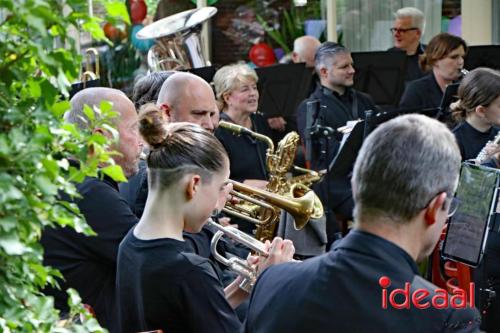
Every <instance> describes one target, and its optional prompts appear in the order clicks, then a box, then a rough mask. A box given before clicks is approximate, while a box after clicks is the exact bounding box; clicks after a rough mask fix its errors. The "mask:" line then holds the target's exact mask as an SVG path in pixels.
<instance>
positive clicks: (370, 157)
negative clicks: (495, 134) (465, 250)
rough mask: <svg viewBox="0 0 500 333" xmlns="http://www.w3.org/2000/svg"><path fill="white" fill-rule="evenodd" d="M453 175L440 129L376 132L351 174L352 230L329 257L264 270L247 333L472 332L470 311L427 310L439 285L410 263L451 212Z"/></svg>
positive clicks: (420, 120)
mask: <svg viewBox="0 0 500 333" xmlns="http://www.w3.org/2000/svg"><path fill="white" fill-rule="evenodd" d="M459 170H460V152H459V149H458V146H457V143H456V141H455V139H454V137H453V134H452V133H451V132H450V131H449V130H448V129H447V128H446V126H445V125H443V124H442V123H439V122H438V121H436V120H434V119H431V118H428V117H425V116H423V115H406V116H401V117H398V118H395V119H393V120H390V121H388V122H387V123H384V124H382V125H380V126H379V127H378V128H377V129H376V130H375V131H373V132H372V133H371V134H370V136H368V137H367V139H366V140H365V142H364V144H363V146H362V148H361V150H360V152H359V155H358V157H357V159H356V163H355V166H354V171H353V176H352V189H353V196H354V202H355V208H354V221H355V226H354V229H353V230H351V231H350V232H349V234H347V236H346V237H345V238H343V239H342V240H341V241H339V242H337V243H335V244H334V246H333V248H332V249H331V250H330V252H329V253H326V254H324V255H322V256H319V257H316V258H313V259H309V260H306V261H304V262H301V263H287V264H283V265H278V266H273V267H270V268H268V269H267V270H266V271H264V272H263V273H262V274H261V275H260V277H259V280H258V281H257V283H256V285H255V286H254V290H253V293H252V296H251V300H250V305H249V309H248V316H247V322H246V332H247V333H251V332H261V333H266V332H288V333H293V332H308V333H313V332H329V331H332V330H333V331H335V332H477V331H478V327H479V322H480V317H479V313H478V312H477V310H476V309H475V308H473V307H472V308H471V307H470V305H467V307H466V308H460V309H457V307H456V306H455V307H453V306H448V307H446V308H444V309H437V307H438V306H436V304H443V303H442V302H444V300H445V299H444V297H443V298H442V299H441V301H440V302H437V303H436V301H434V302H431V300H432V299H434V297H436V295H438V294H437V292H436V289H437V288H438V287H437V286H435V285H433V284H432V283H430V282H429V281H426V280H424V279H423V278H422V277H421V276H420V275H419V273H418V269H417V265H416V263H417V262H419V261H422V260H423V259H425V258H426V257H427V256H429V254H430V253H431V252H432V250H433V249H434V247H435V246H436V243H437V242H438V240H439V237H440V235H441V231H442V230H443V227H444V226H445V224H446V221H447V219H448V216H449V215H450V214H452V213H453V210H455V209H456V208H455V207H456V205H455V204H452V202H453V199H452V197H453V194H454V192H455V189H456V187H457V183H458V175H459ZM404 288H407V289H408V292H407V294H408V295H407V296H406V300H407V302H408V303H407V305H405V306H403V308H399V309H397V308H396V307H397V304H405V303H406V302H405V297H404V295H403V293H402V292H401V291H399V295H397V296H396V297H393V296H389V295H391V293H392V292H393V291H394V290H395V289H398V290H399V289H401V290H404ZM416 290H419V291H418V292H416ZM384 293H385V298H384ZM415 295H416V297H415ZM384 299H385V300H386V302H385V306H384ZM448 301H450V298H448ZM394 303H396V306H394ZM416 303H417V305H415V304H416ZM425 304H428V306H427V307H426V306H420V305H425ZM449 304H451V303H449Z"/></svg>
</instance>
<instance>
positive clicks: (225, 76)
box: [214, 64, 271, 233]
mask: <svg viewBox="0 0 500 333" xmlns="http://www.w3.org/2000/svg"><path fill="white" fill-rule="evenodd" d="M257 80H258V77H257V74H256V73H255V71H254V70H253V69H251V68H250V67H248V66H247V65H245V64H233V65H228V66H224V67H222V68H220V69H219V70H218V71H217V72H216V73H215V76H214V87H215V94H216V97H217V102H218V103H219V107H220V110H221V112H222V113H221V115H220V119H221V120H224V121H227V122H231V123H234V124H237V125H240V126H243V127H245V128H248V129H249V130H252V131H254V132H257V133H259V134H263V135H266V136H268V137H270V136H271V131H270V128H269V126H268V124H267V122H266V119H265V118H264V116H263V115H262V114H260V113H258V112H257V108H258V106H259V91H258V90H257ZM215 136H216V137H217V138H218V139H219V141H220V142H221V143H222V145H223V146H224V148H225V149H226V152H227V154H228V156H229V161H230V165H231V176H230V177H231V179H234V180H236V181H239V182H243V183H245V184H247V185H250V186H253V187H257V188H262V189H264V188H265V187H266V185H267V177H268V173H267V172H268V170H267V165H266V151H267V149H268V146H267V145H266V144H265V143H264V142H262V141H260V140H256V139H254V138H253V137H250V136H247V135H242V136H237V135H235V134H233V133H232V132H231V131H229V130H227V129H224V128H218V129H217V130H216V131H215ZM233 221H237V223H238V225H239V226H240V228H241V230H243V231H245V232H248V233H251V231H252V229H253V227H254V225H253V224H251V223H249V222H246V221H242V220H234V219H233Z"/></svg>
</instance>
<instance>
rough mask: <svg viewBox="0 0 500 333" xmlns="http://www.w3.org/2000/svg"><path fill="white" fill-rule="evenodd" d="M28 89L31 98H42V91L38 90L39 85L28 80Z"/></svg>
mask: <svg viewBox="0 0 500 333" xmlns="http://www.w3.org/2000/svg"><path fill="white" fill-rule="evenodd" d="M28 87H29V90H30V94H31V97H33V98H39V97H40V96H42V89H41V88H40V84H39V83H37V82H35V81H33V80H29V81H28Z"/></svg>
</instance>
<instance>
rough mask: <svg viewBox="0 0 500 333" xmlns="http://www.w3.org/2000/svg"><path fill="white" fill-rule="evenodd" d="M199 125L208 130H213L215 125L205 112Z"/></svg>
mask: <svg viewBox="0 0 500 333" xmlns="http://www.w3.org/2000/svg"><path fill="white" fill-rule="evenodd" d="M201 127H203V128H204V129H206V130H207V131H210V132H213V131H214V129H215V127H214V123H213V121H212V118H211V117H210V114H207V115H206V116H205V117H203V123H202V124H201Z"/></svg>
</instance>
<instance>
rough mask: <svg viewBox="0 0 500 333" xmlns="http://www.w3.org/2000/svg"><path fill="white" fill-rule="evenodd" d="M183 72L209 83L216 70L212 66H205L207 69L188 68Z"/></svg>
mask: <svg viewBox="0 0 500 333" xmlns="http://www.w3.org/2000/svg"><path fill="white" fill-rule="evenodd" d="M183 72H189V73H193V74H194V75H197V76H199V77H201V78H202V79H203V80H205V81H207V82H208V83H210V82H212V80H213V78H214V75H215V72H216V70H215V67H214V66H207V67H198V68H189V69H185V70H183Z"/></svg>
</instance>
